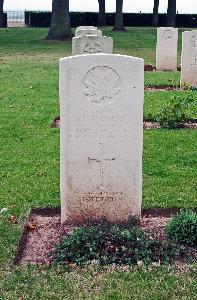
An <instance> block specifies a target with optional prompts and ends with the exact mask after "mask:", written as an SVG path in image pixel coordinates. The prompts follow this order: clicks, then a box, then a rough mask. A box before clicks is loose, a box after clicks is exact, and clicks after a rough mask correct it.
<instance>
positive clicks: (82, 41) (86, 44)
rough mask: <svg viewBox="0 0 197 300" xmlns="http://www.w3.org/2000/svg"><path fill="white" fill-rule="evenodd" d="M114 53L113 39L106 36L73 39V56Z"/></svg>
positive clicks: (87, 36)
mask: <svg viewBox="0 0 197 300" xmlns="http://www.w3.org/2000/svg"><path fill="white" fill-rule="evenodd" d="M95 53H109V54H112V53H113V39H112V38H110V37H106V36H96V35H86V36H83V37H81V36H79V37H74V38H73V39H72V55H81V54H95Z"/></svg>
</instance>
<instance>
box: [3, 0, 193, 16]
mask: <svg viewBox="0 0 197 300" xmlns="http://www.w3.org/2000/svg"><path fill="white" fill-rule="evenodd" d="M115 2H116V1H115V0H106V10H107V11H114V10H115ZM51 3H52V0H4V10H17V9H18V10H25V9H26V10H29V9H31V10H51ZM152 6H153V0H133V1H132V0H124V11H125V12H139V11H142V12H152ZM166 8H167V0H160V7H159V12H166ZM70 10H71V11H98V0H70ZM177 10H178V11H179V13H197V0H187V1H186V0H177Z"/></svg>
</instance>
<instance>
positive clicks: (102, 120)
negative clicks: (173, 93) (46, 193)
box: [60, 54, 144, 223]
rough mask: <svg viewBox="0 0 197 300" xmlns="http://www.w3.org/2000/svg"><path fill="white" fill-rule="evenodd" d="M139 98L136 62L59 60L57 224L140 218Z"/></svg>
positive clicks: (140, 73)
mask: <svg viewBox="0 0 197 300" xmlns="http://www.w3.org/2000/svg"><path fill="white" fill-rule="evenodd" d="M143 99H144V61H143V60H142V59H139V58H135V57H130V56H123V55H113V54H111V55H110V54H95V55H91V54H89V55H81V56H73V57H69V58H63V59H60V107H61V116H60V119H61V126H60V136H61V158H60V160H61V163H60V165H61V167H60V169H61V175H60V178H61V181H60V188H61V218H62V223H63V222H65V221H69V222H73V223H80V222H83V221H85V220H87V219H100V218H103V217H105V218H107V219H108V220H110V221H113V222H118V221H123V220H127V218H128V217H129V216H130V215H140V213H141V198H142V147H143Z"/></svg>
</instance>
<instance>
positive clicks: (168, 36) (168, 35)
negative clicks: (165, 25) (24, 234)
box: [163, 29, 172, 40]
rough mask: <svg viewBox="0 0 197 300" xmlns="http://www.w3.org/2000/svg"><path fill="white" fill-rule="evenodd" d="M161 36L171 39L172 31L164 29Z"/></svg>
mask: <svg viewBox="0 0 197 300" xmlns="http://www.w3.org/2000/svg"><path fill="white" fill-rule="evenodd" d="M163 38H164V39H165V40H167V39H171V38H172V31H171V30H169V29H167V30H164V32H163Z"/></svg>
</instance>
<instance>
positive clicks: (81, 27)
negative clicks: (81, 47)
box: [76, 26, 97, 30]
mask: <svg viewBox="0 0 197 300" xmlns="http://www.w3.org/2000/svg"><path fill="white" fill-rule="evenodd" d="M81 29H87V30H92V29H96V30H97V27H95V26H78V27H77V28H76V30H81Z"/></svg>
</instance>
